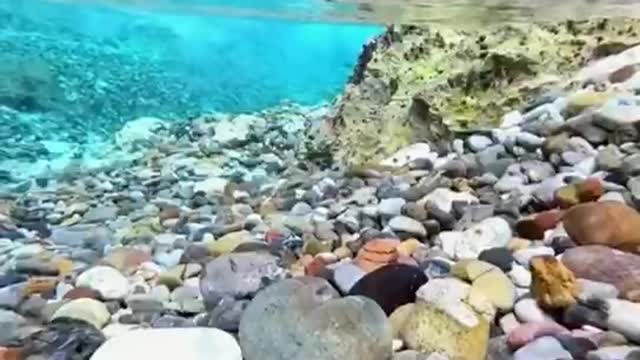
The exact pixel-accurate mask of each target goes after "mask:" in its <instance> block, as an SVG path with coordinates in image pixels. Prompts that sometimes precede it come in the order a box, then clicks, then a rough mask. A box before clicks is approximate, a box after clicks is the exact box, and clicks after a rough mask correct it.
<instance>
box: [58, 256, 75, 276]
mask: <svg viewBox="0 0 640 360" xmlns="http://www.w3.org/2000/svg"><path fill="white" fill-rule="evenodd" d="M53 263H54V264H55V266H56V267H57V268H58V276H62V277H64V276H69V275H71V274H73V261H71V260H69V259H64V258H60V259H54V260H53Z"/></svg>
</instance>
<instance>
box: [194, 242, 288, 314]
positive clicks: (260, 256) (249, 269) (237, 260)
mask: <svg viewBox="0 0 640 360" xmlns="http://www.w3.org/2000/svg"><path fill="white" fill-rule="evenodd" d="M284 276H285V271H284V269H282V268H280V267H279V266H278V259H277V258H276V257H274V256H272V255H270V254H265V253H252V252H247V253H231V254H225V255H222V256H220V257H218V258H216V259H214V260H212V261H211V262H209V263H208V264H207V266H206V267H205V276H204V277H202V278H201V279H200V291H201V293H202V296H203V298H204V301H205V304H207V306H210V305H212V306H213V305H215V304H216V303H217V302H218V301H220V300H221V299H222V298H223V297H226V296H229V297H233V298H237V299H240V298H246V297H251V296H253V295H254V294H255V293H256V292H258V290H260V289H262V288H263V287H264V286H265V285H267V282H269V281H276V280H278V279H281V278H283V277H284Z"/></svg>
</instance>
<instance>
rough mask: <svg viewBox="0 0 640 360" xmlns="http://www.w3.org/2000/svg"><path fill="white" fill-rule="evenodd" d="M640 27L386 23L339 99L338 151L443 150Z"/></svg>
mask: <svg viewBox="0 0 640 360" xmlns="http://www.w3.org/2000/svg"><path fill="white" fill-rule="evenodd" d="M639 25H640V23H639V22H638V21H635V20H616V21H613V20H590V21H584V22H574V21H570V22H566V23H556V24H530V23H527V24H519V25H503V26H500V27H497V28H485V29H481V30H478V31H473V32H465V31H454V30H450V29H444V28H438V27H417V26H400V27H389V28H388V29H387V31H386V32H385V33H384V34H382V35H380V36H379V37H377V38H375V39H374V40H372V42H371V43H369V44H368V45H367V46H365V47H364V50H363V53H362V54H361V56H360V58H359V63H358V65H357V66H356V68H355V71H354V73H353V75H352V77H351V79H350V83H349V84H348V85H347V87H346V90H345V92H344V94H343V96H342V99H341V100H340V102H339V110H338V112H337V114H336V115H335V118H334V119H333V127H334V130H335V131H336V135H337V140H338V145H339V152H340V154H339V156H340V158H341V159H342V160H343V161H345V162H346V163H347V164H348V165H363V164H370V163H376V162H377V161H379V160H380V159H383V158H384V157H386V156H388V155H389V154H391V153H393V152H394V151H396V150H398V149H399V148H401V147H403V146H406V145H407V144H410V143H413V142H418V141H422V142H428V143H431V144H432V145H437V146H436V148H437V149H438V150H440V151H444V150H446V147H447V140H451V138H452V130H454V131H455V130H460V129H467V128H478V127H483V126H491V125H495V124H496V121H497V120H499V119H501V118H502V117H503V115H504V114H505V113H506V112H508V111H509V110H512V109H514V108H518V107H521V108H523V109H525V110H526V109H528V108H530V106H527V105H536V104H528V102H529V101H530V100H531V99H532V98H533V97H535V96H539V95H540V94H543V93H545V92H547V91H548V90H552V89H561V88H565V87H570V86H571V83H570V82H566V81H565V80H568V79H561V78H559V77H556V76H555V74H560V73H565V74H567V73H571V72H574V71H576V70H578V69H579V68H580V67H581V66H584V65H585V64H586V63H587V62H588V61H590V60H592V59H594V58H599V57H603V56H606V55H610V54H612V53H618V52H621V51H623V50H625V49H626V48H628V47H629V46H631V45H633V44H634V40H633V39H632V38H631V37H632V36H633V34H634V32H635V29H637V28H638V27H639ZM598 69H599V68H598ZM598 69H596V70H598ZM616 70H617V69H616ZM594 71H595V70H593V71H592V72H594ZM587 75H588V74H587ZM587 75H585V76H587ZM583 78H584V76H583Z"/></svg>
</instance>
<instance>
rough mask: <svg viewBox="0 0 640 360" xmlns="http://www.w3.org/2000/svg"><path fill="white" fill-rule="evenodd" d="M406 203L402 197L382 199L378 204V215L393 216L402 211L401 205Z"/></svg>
mask: <svg viewBox="0 0 640 360" xmlns="http://www.w3.org/2000/svg"><path fill="white" fill-rule="evenodd" d="M406 203H407V201H406V200H405V199H403V198H399V197H398V198H389V199H382V200H380V203H379V204H378V212H379V213H380V215H383V216H387V217H394V216H397V215H400V214H401V213H402V207H403V206H404V205H405V204H406Z"/></svg>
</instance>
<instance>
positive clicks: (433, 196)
mask: <svg viewBox="0 0 640 360" xmlns="http://www.w3.org/2000/svg"><path fill="white" fill-rule="evenodd" d="M454 201H455V202H466V203H470V204H475V203H478V198H477V197H475V196H473V195H472V194H470V193H466V192H455V191H452V190H449V189H445V188H438V189H435V190H434V191H432V192H431V193H430V194H429V195H427V196H425V197H424V198H422V199H421V200H419V201H418V205H421V206H425V205H428V206H435V207H437V208H438V209H440V210H442V211H444V212H446V213H451V210H452V206H453V202H454Z"/></svg>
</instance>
